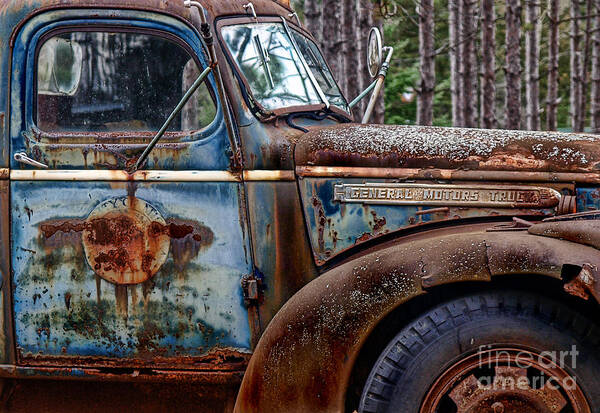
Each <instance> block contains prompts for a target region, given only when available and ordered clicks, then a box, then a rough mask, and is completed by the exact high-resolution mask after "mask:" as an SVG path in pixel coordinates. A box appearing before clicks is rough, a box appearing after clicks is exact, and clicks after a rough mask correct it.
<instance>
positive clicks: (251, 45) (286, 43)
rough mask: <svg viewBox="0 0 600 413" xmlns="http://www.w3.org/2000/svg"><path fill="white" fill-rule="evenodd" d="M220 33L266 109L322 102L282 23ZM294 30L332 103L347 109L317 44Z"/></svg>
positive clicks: (304, 55) (300, 49)
mask: <svg viewBox="0 0 600 413" xmlns="http://www.w3.org/2000/svg"><path fill="white" fill-rule="evenodd" d="M221 33H222V36H223V39H224V41H225V44H227V47H228V48H229V51H230V53H231V55H232V56H233V59H234V60H235V61H236V63H237V65H238V67H239V68H240V70H241V72H242V74H243V75H244V76H245V77H246V80H247V81H248V84H249V86H250V88H251V90H252V94H253V95H254V98H255V99H256V100H257V101H258V102H259V103H260V104H261V105H262V106H263V107H264V108H265V109H268V110H274V109H282V108H286V107H291V106H304V105H318V104H321V103H323V101H322V99H321V98H320V97H319V92H318V90H317V89H316V88H315V86H314V84H313V82H312V81H311V78H310V76H309V73H308V72H307V70H306V69H305V67H304V64H303V63H302V61H301V59H300V57H299V56H298V54H297V52H296V48H295V47H294V44H293V43H292V39H290V37H289V36H288V34H287V31H286V29H285V27H284V26H283V24H281V23H252V24H240V25H234V26H226V27H224V28H223V29H222V32H221ZM291 33H292V36H294V41H295V42H296V44H297V46H298V49H299V51H300V53H302V57H303V58H304V61H305V62H306V64H307V66H308V70H310V71H311V72H312V73H311V74H312V76H313V78H314V79H315V80H316V82H317V83H318V85H319V87H320V88H321V90H322V91H323V93H324V95H325V97H326V98H327V100H328V101H329V103H330V104H332V105H335V106H337V107H339V108H341V109H343V110H345V111H347V110H348V109H347V103H346V100H345V99H344V97H343V96H342V93H341V92H340V89H339V87H338V86H337V84H336V82H335V80H334V79H333V76H332V74H331V72H330V71H329V68H328V67H327V65H326V64H325V60H324V59H323V56H322V55H321V53H320V51H319V49H318V48H317V46H316V45H315V44H314V43H313V42H312V41H311V40H310V39H308V38H306V37H305V36H303V35H302V34H300V33H299V32H297V31H295V30H292V31H291Z"/></svg>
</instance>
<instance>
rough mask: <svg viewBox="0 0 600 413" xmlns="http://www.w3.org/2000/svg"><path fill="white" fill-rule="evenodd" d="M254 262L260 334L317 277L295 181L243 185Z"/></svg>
mask: <svg viewBox="0 0 600 413" xmlns="http://www.w3.org/2000/svg"><path fill="white" fill-rule="evenodd" d="M246 189H247V196H248V205H249V220H250V227H251V229H252V246H253V251H254V262H255V265H256V268H257V270H258V273H259V274H261V275H262V294H263V299H261V301H260V303H259V312H260V327H261V329H260V332H262V330H263V329H264V328H265V327H266V326H267V325H268V324H269V322H270V321H271V319H272V318H273V317H274V316H275V314H277V312H278V311H279V309H280V308H281V307H282V306H283V304H285V302H286V301H287V300H288V299H289V298H290V297H291V296H292V295H293V294H294V293H295V292H296V291H298V290H299V289H300V288H302V287H303V286H304V285H306V284H307V283H308V282H310V281H311V280H313V279H314V278H316V277H317V275H318V273H317V270H316V267H315V264H314V261H313V259H312V251H311V248H310V243H309V240H308V235H307V233H306V227H305V225H304V219H303V216H302V206H301V200H300V196H299V194H298V188H297V186H296V183H295V182H249V183H247V184H246Z"/></svg>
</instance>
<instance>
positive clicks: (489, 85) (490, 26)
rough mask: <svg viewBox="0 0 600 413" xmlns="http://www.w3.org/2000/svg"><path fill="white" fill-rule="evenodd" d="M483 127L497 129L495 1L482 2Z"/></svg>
mask: <svg viewBox="0 0 600 413" xmlns="http://www.w3.org/2000/svg"><path fill="white" fill-rule="evenodd" d="M481 74H482V78H481V97H480V100H481V127H483V128H486V129H494V128H496V126H497V124H496V115H495V113H494V106H495V102H496V11H495V7H494V0H481Z"/></svg>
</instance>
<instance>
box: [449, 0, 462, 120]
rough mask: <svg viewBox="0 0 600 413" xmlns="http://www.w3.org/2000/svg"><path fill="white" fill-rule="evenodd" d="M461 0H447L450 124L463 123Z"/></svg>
mask: <svg viewBox="0 0 600 413" xmlns="http://www.w3.org/2000/svg"><path fill="white" fill-rule="evenodd" d="M461 1H462V0H448V13H449V14H448V37H449V39H448V42H449V48H450V49H449V54H450V94H451V97H452V125H454V126H463V125H464V118H463V114H464V109H463V107H462V86H461V79H462V75H461V71H460V59H459V58H460V52H459V48H460V42H459V33H460V22H461V19H460V15H459V6H458V3H459V2H461Z"/></svg>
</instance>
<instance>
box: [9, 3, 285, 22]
mask: <svg viewBox="0 0 600 413" xmlns="http://www.w3.org/2000/svg"><path fill="white" fill-rule="evenodd" d="M248 1H249V0H226V1H224V0H199V2H200V3H201V4H202V5H203V6H204V7H205V9H206V10H207V11H208V13H209V15H210V18H212V19H215V18H218V17H221V16H230V15H247V12H246V10H245V9H244V8H243V5H244V4H247V3H248ZM252 4H253V5H254V8H255V10H256V13H257V14H263V15H274V14H275V15H284V16H287V14H288V13H289V12H290V11H291V8H290V2H289V0H277V1H275V0H252ZM74 7H75V8H114V9H129V10H145V11H156V12H162V13H166V14H170V15H173V16H176V17H179V18H182V19H184V20H188V21H191V13H190V9H189V8H186V7H184V5H183V0H25V1H24V0H0V23H1V24H5V23H6V21H5V19H7V18H8V19H9V20H12V22H13V23H14V19H10V17H11V16H14V15H18V16H27V15H29V14H30V13H33V12H41V11H44V10H48V9H65V8H74ZM5 27H6V26H5Z"/></svg>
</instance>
